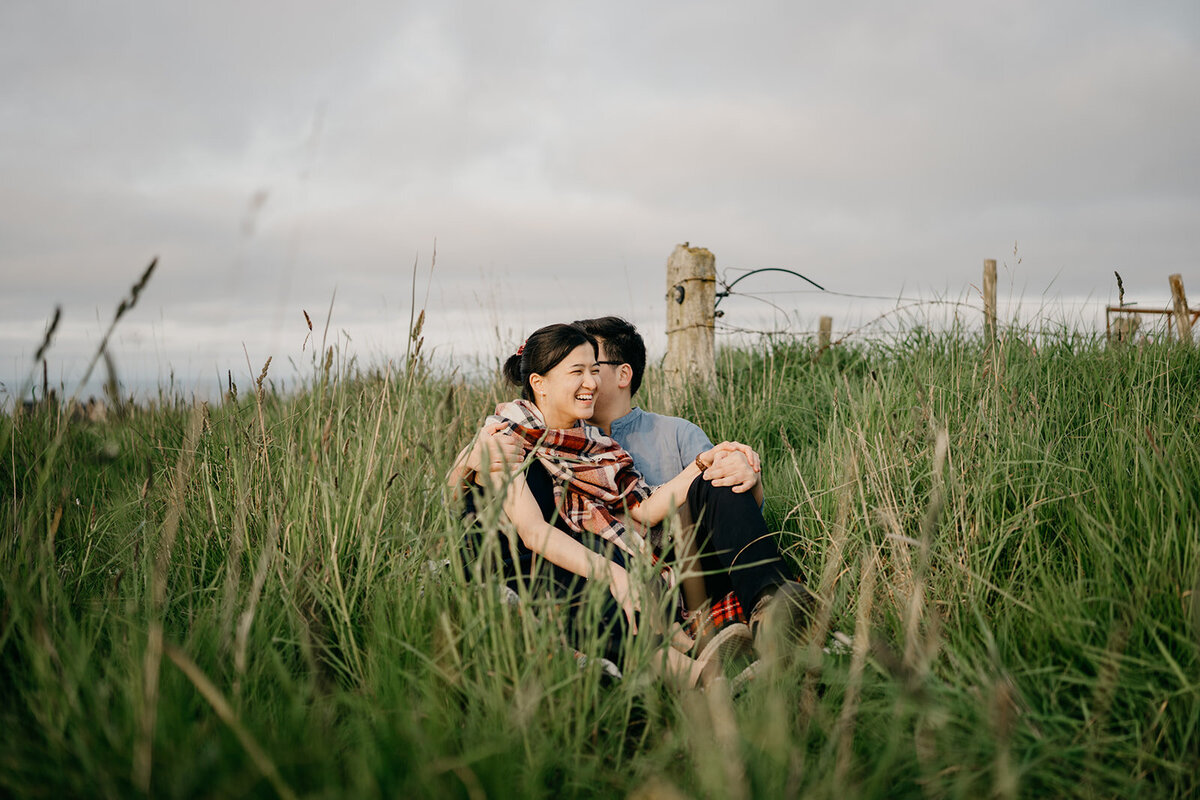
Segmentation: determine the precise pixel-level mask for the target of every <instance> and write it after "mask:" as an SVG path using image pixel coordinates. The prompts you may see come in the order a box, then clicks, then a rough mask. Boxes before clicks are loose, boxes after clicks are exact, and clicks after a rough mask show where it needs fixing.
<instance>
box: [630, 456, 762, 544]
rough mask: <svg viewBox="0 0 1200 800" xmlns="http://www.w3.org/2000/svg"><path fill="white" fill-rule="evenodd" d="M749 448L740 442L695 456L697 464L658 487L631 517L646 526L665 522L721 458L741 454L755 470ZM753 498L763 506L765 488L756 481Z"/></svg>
mask: <svg viewBox="0 0 1200 800" xmlns="http://www.w3.org/2000/svg"><path fill="white" fill-rule="evenodd" d="M748 449H749V448H747V447H746V446H745V445H741V444H738V443H737V442H721V443H720V444H719V445H717V446H715V447H713V448H712V449H711V450H705V451H704V452H703V453H701V454H700V455H698V456H696V461H694V462H692V463H691V464H688V465H687V466H686V467H684V469H683V472H681V473H679V474H678V475H676V476H675V477H674V478H672V479H671V480H669V481H667V482H666V483H664V484H663V485H662V486H659V487H658V488H657V489H655V490H654V492H653V493H652V494H651V495H650V496H649V497H648V498H646V499H645V500H643V501H642V502H641V503H638V504H637V505H636V506H633V507H632V508H630V509H629V516H631V517H633V518H634V519H635V520H636V521H637V522H639V523H641V524H642V525H645V526H647V527H649V526H651V525H657V524H658V523H660V522H662V521H663V520H664V519H666V516H667V515H668V514H670V513H671V512H672V511H674V510H675V509H677V508H679V506H681V505H683V502H684V501H685V500H686V499H687V493H688V488H689V487H691V485H692V481H694V480H696V478H697V477H698V476H700V475H702V474H704V472H706V471H707V470H708V468H709V467H711V466H712V465H713V462H714V461H716V459H717V458H718V457H728V456H729V455H730V454H734V453H738V454H742V456H743V459H744V460H745V461H746V463H747V465H748V467H750V469H753V467H752V466H751V465H750V464H749V460H748V459H745V457H744V450H748ZM751 452H753V451H751ZM755 458H756V459H757V455H755ZM696 462H701V463H702V464H703V466H704V469H703V470H702V469H700V465H699V464H697V463H696ZM718 485H720V484H718ZM754 498H755V500H756V501H757V502H758V504H759V505H762V487H761V486H759V485H758V483H757V482H755V484H754Z"/></svg>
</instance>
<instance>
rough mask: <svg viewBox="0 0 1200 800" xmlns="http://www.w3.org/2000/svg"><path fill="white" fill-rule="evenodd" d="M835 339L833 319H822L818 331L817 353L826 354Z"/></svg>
mask: <svg viewBox="0 0 1200 800" xmlns="http://www.w3.org/2000/svg"><path fill="white" fill-rule="evenodd" d="M832 338H833V317H821V324H820V330H818V331H817V352H818V353H824V352H825V351H826V350H828V349H829V342H830V340H831V339H832Z"/></svg>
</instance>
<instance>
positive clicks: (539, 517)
mask: <svg viewBox="0 0 1200 800" xmlns="http://www.w3.org/2000/svg"><path fill="white" fill-rule="evenodd" d="M504 374H505V377H506V378H507V379H508V380H509V381H510V382H511V383H513V384H515V385H518V386H520V387H521V394H522V398H521V399H520V400H515V401H513V402H510V403H502V404H501V405H500V406H498V407H497V409H496V414H495V415H494V416H492V417H489V418H488V421H487V422H488V425H487V427H486V428H485V431H487V432H489V433H494V432H496V431H497V430H499V429H500V428H503V429H506V430H508V431H509V432H511V434H512V436H510V437H509V438H510V439H514V437H515V442H516V443H517V445H518V446H520V447H521V449H522V450H523V451H524V452H526V453H528V454H530V455H532V456H533V458H532V460H531V462H530V464H529V466H528V468H527V469H525V470H524V471H522V472H518V473H516V474H515V475H513V476H511V478H510V479H509V480H508V482H507V484H506V488H505V496H504V504H503V508H504V513H505V514H506V515H507V516H508V518H509V519H510V520H511V521H512V523H513V525H514V527H515V528H516V530H517V534H518V537H519V540H520V541H519V545H520V547H519V548H518V550H519V553H518V558H517V560H516V563H514V562H513V560H512V559H509V560H508V561H507V562H506V565H505V566H506V573H507V574H506V577H507V578H509V579H510V580H512V579H519V578H520V573H522V572H524V571H526V570H527V569H528V567H529V565H530V564H531V563H532V562H533V561H534V554H536V555H538V556H541V558H543V559H545V560H546V561H547V562H549V563H550V564H551V565H552V568H551V574H552V578H553V581H554V583H555V585H556V587H557V588H558V591H559V594H560V596H563V597H564V598H566V599H568V600H570V601H571V602H570V603H569V608H571V609H576V608H577V603H576V600H577V599H578V597H579V595H580V593H581V589H582V587H581V582H582V581H583V580H588V579H593V580H601V581H604V582H605V583H606V584H607V586H608V589H609V593H610V595H611V601H609V603H608V604H607V606H606V608H605V610H604V611H603V612H602V615H601V616H602V619H603V620H604V630H605V633H606V634H607V641H608V643H609V647H608V652H607V653H606V654H607V655H609V657H610V658H612V657H613V656H614V655H615V656H616V657H617V658H618V659H619V653H620V644H621V642H622V641H623V639H624V637H625V636H626V635H627V633H635V634H636V633H637V632H638V611H639V610H640V602H639V592H638V591H637V589H636V580H634V579H631V577H630V574H629V573H630V569H629V567H630V566H631V565H632V564H633V563H634V562H635V561H637V560H643V561H644V563H646V564H649V563H651V562H652V561H653V555H652V554H651V550H650V547H649V546H648V544H647V543H646V541H645V539H644V538H643V536H642V531H643V530H645V529H646V528H648V527H649V526H652V525H655V524H657V523H659V522H661V521H662V520H663V519H665V518H666V516H667V515H668V513H670V512H671V511H672V510H673V509H675V508H677V507H678V505H679V503H680V501H681V500H682V499H683V498H684V497H686V495H687V490H688V487H689V486H690V485H691V483H692V481H693V480H695V478H696V477H697V476H698V475H700V474H701V472H702V469H701V467H707V466H708V465H711V463H712V460H713V458H714V456H715V455H716V453H717V452H718V451H720V450H721V449H722V447H726V445H718V446H717V447H715V448H713V449H712V450H710V451H708V452H706V453H702V454H701V455H700V457H699V458H698V459H697V461H698V462H700V463H698V464H691V465H689V466H688V467H687V469H685V470H684V471H683V472H682V473H680V474H679V475H678V476H676V477H675V478H673V479H672V480H671V481H669V482H667V483H666V484H664V485H662V486H660V487H658V488H656V489H654V490H653V491H652V490H651V488H650V487H649V486H648V485H647V484H646V483H645V481H643V480H642V478H641V476H640V475H639V474H638V473H637V471H636V470H635V469H634V468H633V460H632V458H631V457H630V456H629V454H628V453H626V452H625V451H624V450H622V449H621V448H620V446H619V445H617V444H616V442H614V441H613V440H611V439H609V438H608V437H607V436H604V435H603V433H601V432H600V430H599V429H598V428H595V427H592V426H589V425H586V424H584V422H583V421H585V420H587V419H588V418H590V417H591V415H592V409H593V406H594V396H595V391H596V389H597V387H598V385H599V379H600V378H599V376H600V369H599V365H598V364H597V343H596V340H595V339H594V338H593V337H591V336H590V335H589V334H587V333H585V332H584V331H582V330H581V329H579V328H577V327H575V326H574V325H561V324H560V325H549V326H546V327H544V328H541V329H539V330H537V331H535V332H534V333H533V334H532V335H531V336H530V337H529V339H528V340H526V342H525V344H524V345H522V346H521V348H519V349H518V351H517V353H516V354H515V355H513V356H512V357H510V358H509V359H508V361H507V362H506V363H505V365H504ZM476 446H480V445H478V444H477V445H476ZM469 453H470V448H467V449H465V450H464V451H463V453H461V454H460V456H459V460H458V462H457V464H456V468H458V465H461V464H463V463H465V462H466V460H467V457H468V454H469ZM502 460H503V459H502ZM452 474H454V473H452ZM458 474H459V475H460V476H461V474H462V470H461V468H458ZM547 520H550V521H547ZM576 618H577V614H574V613H572V614H571V620H575V619H576ZM666 662H667V663H666V670H667V672H668V673H669V674H670V675H671V676H672V677H674V678H676V679H677V680H678V681H679V682H680V683H682V684H683V685H686V686H695V685H697V684H703V683H706V682H707V680H709V678H710V676H713V675H715V674H716V672H717V668H718V666H719V665H718V664H717V663H716V662H701V661H697V660H695V659H692V658H690V657H688V656H687V655H685V654H684V653H682V652H679V651H678V650H676V649H674V648H668V649H667V654H666Z"/></svg>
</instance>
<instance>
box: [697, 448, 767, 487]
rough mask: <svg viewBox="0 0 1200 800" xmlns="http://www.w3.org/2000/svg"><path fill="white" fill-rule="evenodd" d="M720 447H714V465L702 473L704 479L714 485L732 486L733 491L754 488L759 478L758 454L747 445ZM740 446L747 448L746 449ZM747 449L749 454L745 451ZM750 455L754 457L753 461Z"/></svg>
mask: <svg viewBox="0 0 1200 800" xmlns="http://www.w3.org/2000/svg"><path fill="white" fill-rule="evenodd" d="M720 448H721V445H717V447H715V448H713V450H715V451H716V452H715V453H714V454H713V462H712V466H710V467H709V468H708V469H706V470H704V473H703V475H702V477H703V478H704V480H706V481H709V482H710V483H712V485H713V486H729V487H732V489H733V491H734V492H736V493H738V494H740V493H742V492H748V491H750V490H751V489H753V488H754V487H755V486H756V485H757V484H758V480H759V470H758V469H755V466H756V465H757V464H758V463H759V462H758V454H757V453H755V452H754V451H753V450H750V448H748V447H746V446H745V445H740V446H739V449H720ZM740 448H745V450H742V449H740ZM747 450H748V451H749V456H747V454H746V452H745V451H747ZM750 457H753V459H754V461H753V462H751V460H750Z"/></svg>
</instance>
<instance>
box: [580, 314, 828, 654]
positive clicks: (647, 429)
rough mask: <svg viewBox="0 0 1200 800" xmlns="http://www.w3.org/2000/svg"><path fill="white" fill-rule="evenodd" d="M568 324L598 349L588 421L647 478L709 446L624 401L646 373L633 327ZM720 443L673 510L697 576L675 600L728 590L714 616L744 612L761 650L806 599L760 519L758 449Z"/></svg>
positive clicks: (678, 423)
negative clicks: (690, 530)
mask: <svg viewBox="0 0 1200 800" xmlns="http://www.w3.org/2000/svg"><path fill="white" fill-rule="evenodd" d="M575 325H577V326H578V327H580V328H582V329H583V330H585V331H587V332H588V333H590V334H591V335H592V336H594V337H595V338H596V341H597V343H598V344H599V349H600V352H599V359H598V360H599V363H600V364H601V373H600V376H601V379H600V386H599V389H598V390H597V392H596V398H595V410H594V411H593V413H592V418H591V419H590V420H589V422H590V423H591V424H593V425H596V426H597V427H599V428H600V429H601V430H603V431H604V432H605V433H607V434H608V435H609V436H611V437H612V438H613V439H615V440H616V442H617V443H618V444H620V445H621V447H623V448H624V449H625V450H626V451H628V452H629V454H630V455H631V456H633V463H634V466H635V467H636V468H637V470H638V471H639V472H641V473H642V476H643V477H644V478H645V479H646V482H647V483H649V484H650V485H652V486H655V485H659V484H662V483H665V482H667V481H668V480H670V479H671V478H673V477H674V476H675V475H678V474H679V473H680V472H681V471H683V469H684V468H685V467H686V466H687V465H689V464H691V463H692V462H693V461H694V460H695V459H696V457H697V456H698V455H700V454H701V453H703V452H705V451H707V450H710V449H711V448H712V447H713V444H712V442H711V440H710V439H709V438H708V436H707V435H706V434H705V433H704V431H703V430H701V429H700V427H699V426H697V425H696V424H694V423H692V422H690V421H688V420H685V419H681V418H679V417H671V416H665V415H662V414H655V413H652V412H648V411H643V410H642V409H640V408H638V407H636V406H635V405H633V396H634V395H635V394H636V393H637V391H638V389H639V388H640V387H641V384H642V376H643V375H644V374H645V370H646V344H645V342H644V341H643V339H642V336H641V334H639V333H638V331H637V328H635V327H634V326H633V325H632V324H630V323H629V322H627V321H626V320H624V319H621V318H620V317H599V318H595V319H585V320H576V321H575ZM730 444H732V445H734V447H733V448H731V449H729V450H726V451H724V452H721V453H720V454H719V455H718V456H717V457H716V458H715V460H714V461H713V463H712V465H711V466H710V467H708V468H707V469H705V470H704V471H703V474H702V476H701V477H702V480H700V479H698V480H696V481H694V482H693V483H692V485H691V487H690V488H689V490H688V496H687V500H686V502H685V503H682V504H681V507H680V512H681V515H682V516H684V518H685V519H686V520H687V521H689V522H693V523H695V528H696V541H695V543H694V546H693V548H692V552H691V554H690V557H689V555H688V554H686V553H684V554H679V555H680V557H681V559H682V560H683V562H684V566H685V570H684V571H685V573H694V572H695V570H694V569H693V570H688V569H686V567H687V566H698V567H699V572H701V573H702V574H703V577H702V578H701V583H700V584H699V586H698V585H697V581H696V580H695V579H692V581H691V582H690V583H689V582H688V581H686V580H685V582H684V596H685V598H686V600H687V603H688V606H689V607H690V608H696V607H697V602H698V599H699V597H700V596H703V595H706V596H707V597H709V598H712V599H713V600H714V601H718V602H719V601H720V598H722V597H724V596H726V595H727V593H728V592H729V591H731V590H732V592H733V593H734V595H735V596H736V598H737V600H738V605H739V606H740V608H736V607H734V608H725V609H718V616H719V615H720V614H722V613H724V614H727V615H730V616H732V617H740V616H743V615H744V616H745V617H747V618H748V621H749V623H750V628H751V631H752V633H753V635H754V638H755V648H756V649H758V650H759V652H760V653H762V652H763V650H765V649H768V645H767V643H766V642H765V641H764V640H763V639H764V637H762V636H761V635H760V629H761V628H763V627H764V626H765V627H768V628H776V629H789V631H792V632H794V629H796V628H799V627H801V626H802V625H803V624H804V623H805V622H806V621H807V617H808V616H809V614H810V612H811V606H812V601H813V598H812V596H811V594H810V593H809V592H808V591H807V590H806V589H805V588H804V587H803V586H802V585H800V584H799V583H797V582H796V581H794V580H793V579H792V578H791V575H790V570H789V569H788V567H787V565H786V564H785V563H784V561H783V558H782V557H781V555H780V552H779V548H778V546H777V545H776V544H775V540H774V537H773V536H771V535H770V532H769V531H768V530H767V526H766V523H765V522H764V521H763V518H762V504H763V490H762V482H761V480H760V477H761V472H760V470H761V466H760V460H759V456H758V454H757V453H756V452H754V450H752V449H751V448H750V447H747V446H746V445H741V444H738V443H736V442H734V443H730ZM701 466H702V465H701ZM685 544H686V543H685ZM700 586H703V588H702V589H701V588H700ZM699 592H703V595H700V594H699ZM778 632H779V633H783V632H784V631H783V630H779V631H778Z"/></svg>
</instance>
